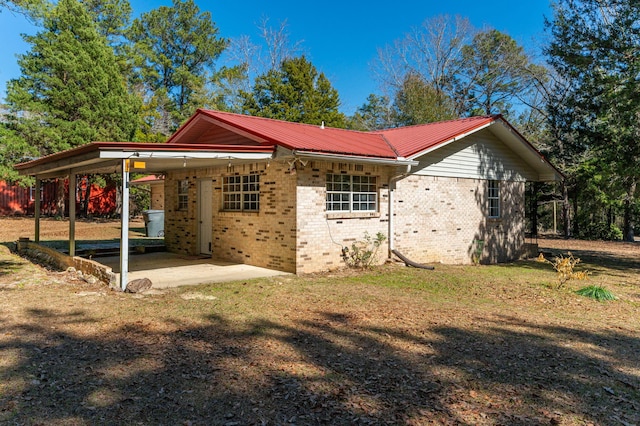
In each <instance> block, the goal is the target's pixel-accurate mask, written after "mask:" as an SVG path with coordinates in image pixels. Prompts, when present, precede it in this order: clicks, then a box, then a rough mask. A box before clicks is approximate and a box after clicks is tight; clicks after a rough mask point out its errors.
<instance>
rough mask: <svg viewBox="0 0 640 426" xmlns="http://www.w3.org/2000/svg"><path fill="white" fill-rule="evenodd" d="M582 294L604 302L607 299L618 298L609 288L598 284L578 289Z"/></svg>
mask: <svg viewBox="0 0 640 426" xmlns="http://www.w3.org/2000/svg"><path fill="white" fill-rule="evenodd" d="M576 293H578V294H579V295H580V296H585V297H589V298H591V299H595V300H597V301H598V302H603V301H605V300H616V299H617V297H616V296H615V295H614V294H613V293H611V292H610V291H609V290H607V289H606V288H604V287H601V286H598V285H590V286H587V287H584V288H581V289H580V290H578V291H576Z"/></svg>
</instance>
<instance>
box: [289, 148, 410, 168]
mask: <svg viewBox="0 0 640 426" xmlns="http://www.w3.org/2000/svg"><path fill="white" fill-rule="evenodd" d="M291 155H294V156H298V157H302V158H311V159H314V160H325V161H327V160H329V161H331V160H334V161H348V162H352V163H370V164H381V165H386V166H407V167H409V168H411V166H416V165H418V164H419V162H418V161H415V160H408V159H406V158H404V157H397V158H380V157H365V156H361V155H343V154H324V153H319V152H312V151H301V150H297V149H294V150H293V151H291Z"/></svg>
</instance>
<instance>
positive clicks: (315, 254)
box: [165, 161, 524, 273]
mask: <svg viewBox="0 0 640 426" xmlns="http://www.w3.org/2000/svg"><path fill="white" fill-rule="evenodd" d="M395 172H396V171H395V168H393V167H388V166H375V165H356V164H348V163H333V162H321V161H311V162H308V163H307V164H306V165H302V164H299V163H298V164H296V171H295V173H291V172H290V171H289V165H288V164H287V163H286V162H277V161H273V162H271V164H270V165H269V166H268V165H267V163H253V164H245V165H235V166H232V167H230V168H228V167H226V166H225V167H218V168H208V169H198V170H180V171H177V172H171V173H169V174H168V175H167V178H166V180H165V201H166V202H165V211H166V215H165V243H166V245H167V248H168V249H169V250H170V251H173V252H178V253H185V254H188V255H196V254H198V228H197V227H198V221H197V217H198V210H197V209H198V204H197V202H196V196H197V188H198V187H197V182H198V180H199V179H204V178H210V179H211V180H212V182H213V206H212V216H213V222H212V223H213V225H212V228H213V229H212V233H213V238H212V241H213V244H212V252H213V254H212V256H213V257H214V258H217V259H223V260H228V261H232V262H238V263H246V264H251V265H256V266H262V267H267V268H272V269H277V270H282V271H287V272H296V273H310V272H317V271H323V270H330V269H335V268H339V267H342V266H344V261H343V259H342V248H343V247H345V246H347V247H350V246H351V244H352V243H353V242H355V241H360V240H362V239H363V238H364V235H365V232H368V233H369V234H370V235H371V236H375V235H376V233H378V232H381V233H382V234H384V235H385V236H387V237H388V195H389V194H388V181H389V177H390V176H391V175H392V174H395ZM251 173H259V174H260V211H259V212H228V211H223V209H222V179H223V176H228V175H234V174H239V175H246V174H251ZM327 173H333V174H349V175H370V176H376V177H377V180H378V182H377V184H378V206H379V208H378V211H377V212H375V213H331V212H330V213H327V212H326V208H325V200H326V175H327ZM181 179H187V180H188V181H189V194H188V196H189V202H188V207H187V209H185V210H177V191H178V181H179V180H181ZM501 197H502V198H501V213H502V217H501V218H500V219H488V218H487V213H486V210H487V208H486V181H484V180H476V179H456V178H438V177H427V176H410V177H408V178H405V179H403V180H401V181H400V182H398V184H397V190H396V194H395V228H394V232H395V246H396V248H397V249H398V250H399V251H400V252H401V253H403V254H404V255H406V256H407V257H409V258H410V259H412V260H414V261H417V262H425V263H426V262H444V263H470V262H472V256H473V254H474V252H475V251H476V244H477V243H476V241H478V240H483V241H484V246H483V251H482V257H481V261H482V262H498V261H500V262H501V261H506V260H511V259H514V258H517V257H518V256H519V255H520V252H521V249H522V246H523V244H524V219H523V214H524V213H523V212H524V183H521V182H501ZM386 257H387V245H386V243H385V245H384V246H382V247H381V248H380V250H379V253H378V262H383V261H384V260H385V259H386Z"/></svg>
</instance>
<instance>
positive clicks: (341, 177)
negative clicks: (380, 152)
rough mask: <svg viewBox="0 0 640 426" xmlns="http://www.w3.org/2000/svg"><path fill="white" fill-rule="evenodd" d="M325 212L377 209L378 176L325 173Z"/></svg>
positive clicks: (370, 210) (357, 211) (374, 210)
mask: <svg viewBox="0 0 640 426" xmlns="http://www.w3.org/2000/svg"><path fill="white" fill-rule="evenodd" d="M326 190H327V195H326V198H325V208H326V210H327V213H361V212H363V213H364V212H366V213H370V212H377V211H378V178H377V177H376V176H369V175H348V174H335V173H327V183H326Z"/></svg>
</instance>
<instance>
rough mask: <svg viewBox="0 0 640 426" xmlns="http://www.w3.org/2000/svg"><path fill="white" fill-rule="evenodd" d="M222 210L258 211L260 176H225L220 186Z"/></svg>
mask: <svg viewBox="0 0 640 426" xmlns="http://www.w3.org/2000/svg"><path fill="white" fill-rule="evenodd" d="M222 209H223V210H228V211H259V210H260V175H258V174H253V175H236V176H225V177H224V179H223V184H222Z"/></svg>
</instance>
